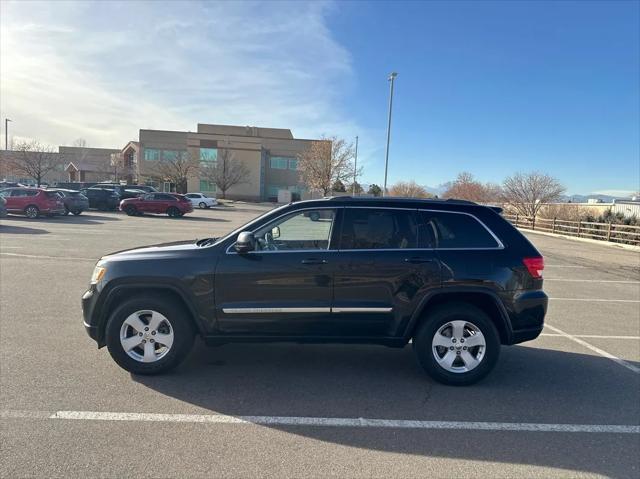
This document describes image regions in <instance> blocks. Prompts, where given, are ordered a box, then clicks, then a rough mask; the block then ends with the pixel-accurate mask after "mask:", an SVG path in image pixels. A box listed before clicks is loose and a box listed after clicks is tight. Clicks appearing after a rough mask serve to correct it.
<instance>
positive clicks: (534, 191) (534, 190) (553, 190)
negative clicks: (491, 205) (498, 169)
mask: <svg viewBox="0 0 640 479" xmlns="http://www.w3.org/2000/svg"><path fill="white" fill-rule="evenodd" d="M502 190H503V200H504V201H505V203H507V204H509V205H510V206H511V207H513V208H514V209H515V210H516V211H517V212H518V213H519V214H521V215H524V216H536V215H537V214H538V211H539V210H540V208H541V207H542V206H544V205H545V204H547V203H551V202H554V201H558V200H559V199H560V198H561V197H562V194H563V193H564V192H565V188H564V186H562V185H561V184H560V182H559V181H558V180H556V179H555V178H553V177H552V176H549V175H547V174H546V173H540V172H537V171H534V172H532V173H516V174H515V175H513V176H510V177H508V178H507V179H505V180H504V183H503V184H502Z"/></svg>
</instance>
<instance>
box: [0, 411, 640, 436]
mask: <svg viewBox="0 0 640 479" xmlns="http://www.w3.org/2000/svg"><path fill="white" fill-rule="evenodd" d="M0 417H2V418H10V419H13V418H19V419H55V420H74V421H129V422H168V423H175V422H181V423H205V424H235V425H251V424H255V425H263V426H308V427H358V428H394V429H426V430H429V429H453V430H466V431H516V432H564V433H607V434H640V426H638V425H626V424H547V423H525V422H475V421H474V422H471V421H420V420H411V419H369V418H362V417H360V418H348V417H304V416H302V417H301V416H229V415H226V414H158V413H134V412H102V411H57V412H54V413H53V414H50V415H48V413H45V412H44V411H2V412H0Z"/></svg>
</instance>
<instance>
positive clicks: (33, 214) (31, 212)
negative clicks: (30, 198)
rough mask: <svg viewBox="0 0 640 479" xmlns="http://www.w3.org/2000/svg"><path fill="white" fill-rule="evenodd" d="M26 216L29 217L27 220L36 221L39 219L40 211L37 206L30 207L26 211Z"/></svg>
mask: <svg viewBox="0 0 640 479" xmlns="http://www.w3.org/2000/svg"><path fill="white" fill-rule="evenodd" d="M25 214H26V215H27V218H31V219H35V218H37V217H38V214H39V211H38V208H36V207H35V206H29V207H28V208H27V209H26V211H25Z"/></svg>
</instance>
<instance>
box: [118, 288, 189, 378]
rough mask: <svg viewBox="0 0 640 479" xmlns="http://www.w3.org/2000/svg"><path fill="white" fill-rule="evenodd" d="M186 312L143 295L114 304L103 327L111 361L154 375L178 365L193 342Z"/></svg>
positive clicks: (178, 307) (134, 372) (171, 304)
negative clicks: (118, 304)
mask: <svg viewBox="0 0 640 479" xmlns="http://www.w3.org/2000/svg"><path fill="white" fill-rule="evenodd" d="M193 338H194V331H193V327H192V323H191V321H190V320H189V318H188V317H187V314H186V312H185V311H184V309H183V308H181V307H180V306H179V305H178V304H176V303H175V302H173V301H170V300H167V299H164V298H160V297H155V296H147V297H140V298H133V299H131V300H129V301H126V302H125V303H124V304H122V305H121V306H120V307H118V308H117V309H116V310H115V311H114V312H113V313H112V314H111V316H110V317H109V320H108V322H107V327H106V343H107V349H108V350H109V353H110V354H111V357H112V358H113V360H114V361H115V362H116V363H118V365H119V366H120V367H122V368H123V369H125V370H127V371H129V372H131V373H133V374H158V373H163V372H166V371H168V370H170V369H172V368H174V367H175V366H177V365H178V364H180V363H181V362H182V361H183V360H184V359H185V357H186V356H187V355H188V354H189V351H190V350H191V347H192V345H193Z"/></svg>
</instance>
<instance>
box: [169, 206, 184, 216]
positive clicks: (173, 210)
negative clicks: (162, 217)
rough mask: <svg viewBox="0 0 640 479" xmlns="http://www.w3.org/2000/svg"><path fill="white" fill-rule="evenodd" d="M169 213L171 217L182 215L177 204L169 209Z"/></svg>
mask: <svg viewBox="0 0 640 479" xmlns="http://www.w3.org/2000/svg"><path fill="white" fill-rule="evenodd" d="M167 215H169V216H170V217H171V218H179V217H180V216H182V215H181V214H180V210H179V209H178V208H176V207H175V206H170V207H169V208H168V209H167Z"/></svg>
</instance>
